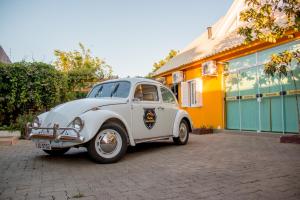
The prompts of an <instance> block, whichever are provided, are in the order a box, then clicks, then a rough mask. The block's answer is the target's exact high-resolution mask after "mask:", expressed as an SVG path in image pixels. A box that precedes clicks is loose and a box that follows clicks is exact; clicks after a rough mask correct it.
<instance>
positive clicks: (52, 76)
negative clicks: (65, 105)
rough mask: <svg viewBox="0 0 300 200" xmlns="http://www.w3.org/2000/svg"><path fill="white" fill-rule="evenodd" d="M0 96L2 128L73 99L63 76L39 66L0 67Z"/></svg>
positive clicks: (5, 65) (44, 65) (53, 69)
mask: <svg viewBox="0 0 300 200" xmlns="http://www.w3.org/2000/svg"><path fill="white" fill-rule="evenodd" d="M0 94H1V96H0V126H2V127H3V126H10V125H11V124H14V123H15V122H17V121H20V120H17V119H18V118H21V119H22V117H23V116H27V115H31V114H32V113H37V112H42V111H44V110H49V109H50V108H51V107H53V106H55V105H57V104H59V103H62V102H65V101H67V100H70V99H71V98H73V97H74V94H71V93H70V92H69V91H68V80H67V77H66V75H65V74H63V73H61V72H60V71H57V70H56V69H55V68H54V67H53V66H51V65H49V64H45V63H41V62H33V63H29V62H18V63H13V64H0ZM21 121H22V120H21Z"/></svg>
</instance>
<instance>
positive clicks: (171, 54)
mask: <svg viewBox="0 0 300 200" xmlns="http://www.w3.org/2000/svg"><path fill="white" fill-rule="evenodd" d="M178 53H179V51H176V50H174V49H171V50H170V51H169V54H168V55H167V56H166V57H165V58H164V59H162V60H160V61H158V62H155V63H154V64H153V68H152V72H150V73H149V74H148V75H147V77H152V75H153V73H154V72H156V71H157V70H158V69H159V68H161V67H162V66H163V65H165V64H166V63H167V62H169V60H171V59H172V58H173V57H175V56H176V55H177V54H178Z"/></svg>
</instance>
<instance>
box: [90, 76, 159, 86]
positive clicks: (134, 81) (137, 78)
mask: <svg viewBox="0 0 300 200" xmlns="http://www.w3.org/2000/svg"><path fill="white" fill-rule="evenodd" d="M116 81H129V82H130V83H131V84H132V85H135V84H136V83H140V82H148V83H154V84H160V85H162V84H161V83H160V82H158V81H155V80H152V79H148V78H143V77H134V78H118V79H111V80H107V81H103V82H101V83H98V84H102V83H109V82H116ZM98 84H96V85H98Z"/></svg>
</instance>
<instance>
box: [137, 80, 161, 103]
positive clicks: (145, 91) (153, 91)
mask: <svg viewBox="0 0 300 200" xmlns="http://www.w3.org/2000/svg"><path fill="white" fill-rule="evenodd" d="M134 98H137V99H139V100H140V101H158V93H157V87H156V86H155V85H147V84H140V85H138V86H137V87H136V89H135V92H134Z"/></svg>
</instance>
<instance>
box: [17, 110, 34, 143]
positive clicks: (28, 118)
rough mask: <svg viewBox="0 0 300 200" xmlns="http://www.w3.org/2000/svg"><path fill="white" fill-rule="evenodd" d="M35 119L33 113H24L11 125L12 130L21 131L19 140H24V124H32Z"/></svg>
mask: <svg viewBox="0 0 300 200" xmlns="http://www.w3.org/2000/svg"><path fill="white" fill-rule="evenodd" d="M35 117H36V114H35V113H31V112H28V113H24V114H22V115H19V116H18V117H17V119H16V123H15V124H14V125H13V127H14V129H17V130H20V131H21V138H25V129H26V124H27V123H28V122H33V121H34V119H35Z"/></svg>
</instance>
